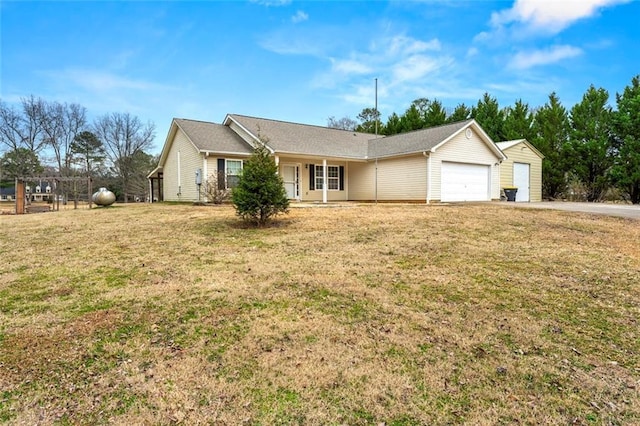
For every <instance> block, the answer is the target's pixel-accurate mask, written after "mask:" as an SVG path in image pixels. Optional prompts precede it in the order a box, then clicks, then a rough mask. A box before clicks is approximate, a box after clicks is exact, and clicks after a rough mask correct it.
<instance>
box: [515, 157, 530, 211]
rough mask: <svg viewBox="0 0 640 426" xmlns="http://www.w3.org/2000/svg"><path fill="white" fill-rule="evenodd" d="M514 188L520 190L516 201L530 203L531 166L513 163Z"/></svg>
mask: <svg viewBox="0 0 640 426" xmlns="http://www.w3.org/2000/svg"><path fill="white" fill-rule="evenodd" d="M513 186H515V187H516V188H518V192H516V201H524V202H527V201H529V186H530V185H529V165H528V164H525V163H513Z"/></svg>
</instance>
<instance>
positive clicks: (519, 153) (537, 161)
mask: <svg viewBox="0 0 640 426" xmlns="http://www.w3.org/2000/svg"><path fill="white" fill-rule="evenodd" d="M503 152H504V154H505V155H506V156H507V159H506V160H504V161H503V162H502V164H501V165H500V187H501V188H504V187H505V186H513V163H525V164H529V166H530V167H529V200H530V201H531V202H537V201H542V159H541V158H540V156H538V154H536V153H535V152H534V151H533V150H532V149H531V148H529V147H528V146H527V144H526V143H524V142H521V143H519V144H516V145H514V146H512V147H509V148H507V149H505V150H504V151H503Z"/></svg>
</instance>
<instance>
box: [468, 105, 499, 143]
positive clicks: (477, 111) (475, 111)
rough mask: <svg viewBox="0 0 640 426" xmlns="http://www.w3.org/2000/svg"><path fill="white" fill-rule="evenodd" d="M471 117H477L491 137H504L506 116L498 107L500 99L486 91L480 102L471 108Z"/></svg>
mask: <svg viewBox="0 0 640 426" xmlns="http://www.w3.org/2000/svg"><path fill="white" fill-rule="evenodd" d="M471 117H472V118H475V120H476V121H477V122H478V124H480V126H482V128H483V129H484V131H485V132H487V134H488V135H489V137H490V138H491V139H493V140H494V141H501V140H503V139H504V138H503V137H502V124H503V121H504V116H503V114H502V111H501V110H500V108H499V107H498V100H497V99H496V98H494V97H491V96H490V95H489V94H488V93H485V94H484V95H483V96H482V99H481V100H479V101H478V104H477V105H476V106H475V107H473V108H472V109H471Z"/></svg>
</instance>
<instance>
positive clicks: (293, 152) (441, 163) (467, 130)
mask: <svg viewBox="0 0 640 426" xmlns="http://www.w3.org/2000/svg"><path fill="white" fill-rule="evenodd" d="M260 143H264V144H266V146H267V148H268V149H269V151H270V152H271V153H272V154H273V156H274V159H275V161H276V164H277V165H278V170H279V173H280V175H281V176H282V179H283V181H284V185H285V188H286V191H287V194H288V195H289V198H290V199H291V200H296V201H305V202H323V203H327V202H335V201H411V202H425V203H430V202H458V201H490V200H499V199H500V198H501V189H502V187H501V185H502V184H503V183H502V181H501V164H502V163H503V162H505V160H507V156H506V155H505V153H504V152H503V151H502V150H501V149H500V148H499V147H498V145H496V143H494V141H492V140H491V138H490V137H489V136H488V135H487V134H486V133H485V131H484V130H482V127H480V125H479V124H478V123H477V122H476V121H475V120H473V119H470V120H465V121H461V122H457V123H452V124H446V125H442V126H438V127H433V128H429V129H423V130H418V131H414V132H409V133H403V134H399V135H393V136H387V137H383V136H378V137H376V136H375V135H372V134H368V133H358V132H353V131H347V130H339V129H331V128H327V127H321V126H312V125H306V124H299V123H290V122H284V121H278V120H270V119H265V118H257V117H249V116H245V115H238V114H228V115H227V116H226V117H225V119H224V121H223V122H222V124H216V123H211V122H204V121H195V120H188V119H181V118H175V119H173V121H172V123H171V127H170V129H169V132H168V135H167V138H166V141H165V144H164V147H163V149H162V152H161V154H160V161H159V164H158V167H157V168H156V169H155V170H153V172H151V173H150V174H149V176H148V177H149V185H150V190H151V194H152V197H151V199H152V200H153V201H198V200H200V201H207V200H206V198H205V197H206V193H205V191H204V190H203V189H204V188H203V186H204V185H206V184H207V182H209V183H211V182H212V180H211V178H212V177H214V178H216V179H215V182H216V185H217V186H218V188H219V189H221V190H222V189H224V190H226V189H231V188H233V187H234V186H235V185H236V183H237V181H238V176H239V174H240V173H241V171H242V167H243V162H244V161H245V160H246V159H247V158H249V156H251V154H252V152H253V149H254V147H255V146H256V145H257V144H260ZM527 146H528V145H527ZM537 158H538V159H540V157H537ZM535 167H537V166H534V167H531V169H535ZM531 178H532V179H534V180H535V179H539V176H538V175H532V176H531ZM531 187H532V188H533V189H534V190H537V189H536V188H537V187H536V185H535V184H533V183H532V184H531Z"/></svg>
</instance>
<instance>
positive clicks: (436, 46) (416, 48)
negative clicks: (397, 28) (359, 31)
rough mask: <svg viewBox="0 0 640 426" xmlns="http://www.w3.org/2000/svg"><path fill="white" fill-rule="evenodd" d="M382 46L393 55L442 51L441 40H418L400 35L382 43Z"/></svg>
mask: <svg viewBox="0 0 640 426" xmlns="http://www.w3.org/2000/svg"><path fill="white" fill-rule="evenodd" d="M381 44H382V46H383V47H384V49H385V50H386V51H387V52H388V53H389V54H391V55H410V54H413V53H421V52H425V51H428V50H433V51H438V50H440V48H441V46H440V40H438V39H432V40H429V41H422V40H416V39H414V38H411V37H407V36H405V35H398V36H395V37H391V38H389V39H386V40H383V41H382V43H381Z"/></svg>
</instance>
